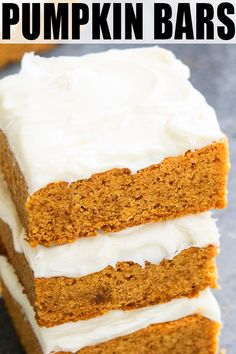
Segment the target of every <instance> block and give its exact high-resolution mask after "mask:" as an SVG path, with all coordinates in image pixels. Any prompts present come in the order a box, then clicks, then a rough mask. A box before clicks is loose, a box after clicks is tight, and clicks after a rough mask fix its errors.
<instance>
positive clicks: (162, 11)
mask: <svg viewBox="0 0 236 354" xmlns="http://www.w3.org/2000/svg"><path fill="white" fill-rule="evenodd" d="M171 17H172V8H171V6H170V5H169V4H166V3H155V4H154V38H155V39H170V38H171V37H172V32H173V25H172V22H171Z"/></svg>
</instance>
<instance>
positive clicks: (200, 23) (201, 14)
mask: <svg viewBox="0 0 236 354" xmlns="http://www.w3.org/2000/svg"><path fill="white" fill-rule="evenodd" d="M196 16H197V21H196V27H197V33H196V37H197V39H214V23H213V21H212V20H213V18H214V7H213V5H211V4H209V3H199V4H197V7H196ZM205 29H206V31H205ZM205 33H206V35H205Z"/></svg>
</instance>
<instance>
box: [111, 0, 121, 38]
mask: <svg viewBox="0 0 236 354" xmlns="http://www.w3.org/2000/svg"><path fill="white" fill-rule="evenodd" d="M113 39H121V3H114V4H113Z"/></svg>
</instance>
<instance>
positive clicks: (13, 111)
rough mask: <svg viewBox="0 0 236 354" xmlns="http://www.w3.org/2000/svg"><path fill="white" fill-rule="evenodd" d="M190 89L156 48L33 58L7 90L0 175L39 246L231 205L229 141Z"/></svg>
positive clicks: (0, 89)
mask: <svg viewBox="0 0 236 354" xmlns="http://www.w3.org/2000/svg"><path fill="white" fill-rule="evenodd" d="M188 78H189V70H188V68H187V67H186V66H184V65H183V64H182V63H181V62H180V61H178V60H177V59H176V58H175V57H174V55H173V54H172V53H170V52H169V51H166V50H164V49H160V48H156V47H151V48H145V49H129V50H125V51H118V50H111V51H107V52H103V53H99V54H89V55H86V56H83V57H79V58H77V57H59V58H40V57H38V56H34V55H33V54H28V55H26V56H25V57H24V59H23V62H22V68H21V71H20V72H19V73H18V74H16V75H12V76H9V77H6V78H4V79H3V80H1V82H0V97H1V107H0V109H1V120H0V129H1V131H2V132H1V136H0V151H1V152H0V165H1V168H2V171H3V174H4V176H5V179H6V181H7V183H8V185H9V188H10V190H11V193H12V196H13V199H14V202H15V203H16V206H17V210H18V213H19V215H20V218H21V221H22V224H23V226H24V227H25V229H26V233H27V239H28V241H29V242H30V244H31V245H32V246H37V245H38V244H42V245H53V244H63V243H68V242H72V241H75V240H76V239H78V238H79V237H85V236H95V235H96V234H97V231H98V230H103V231H105V232H114V231H119V230H122V229H125V228H127V227H132V226H138V225H141V224H145V223H149V222H160V221H163V220H167V219H174V218H176V217H180V216H185V215H188V214H195V213H199V212H204V211H207V210H209V209H217V208H219V209H221V208H224V207H225V206H226V195H225V188H226V176H227V171H228V148H227V140H226V137H225V136H224V134H223V133H222V132H221V130H220V128H219V126H218V123H217V119H216V116H215V112H214V110H213V109H212V108H211V107H210V106H209V105H208V104H207V103H206V101H205V99H204V97H203V96H202V95H201V94H200V93H199V92H198V91H197V90H196V89H194V88H193V87H192V85H191V84H190V82H189V80H188ZM32 85H33V86H32ZM13 97H14V99H12V98H13Z"/></svg>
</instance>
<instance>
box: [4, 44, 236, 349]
mask: <svg viewBox="0 0 236 354" xmlns="http://www.w3.org/2000/svg"><path fill="white" fill-rule="evenodd" d="M111 47H112V46H110V45H95V44H92V45H63V46H59V47H57V48H55V49H54V51H52V52H50V53H48V54H46V56H50V55H56V56H57V55H82V54H85V53H88V52H97V51H101V50H106V49H109V48H111ZM116 47H118V48H127V47H128V46H124V45H123V46H116ZM165 47H166V48H168V49H171V50H173V51H174V52H175V54H176V55H177V56H178V57H179V58H180V59H182V60H183V61H184V63H186V64H187V65H189V66H190V68H191V81H192V83H193V84H194V85H195V87H196V88H197V89H199V90H200V91H201V92H202V93H203V94H204V95H205V96H206V98H207V100H208V102H209V103H210V104H211V105H212V106H213V107H214V108H215V109H216V111H217V114H218V119H219V121H220V125H221V128H222V130H223V131H224V132H225V133H226V134H227V135H228V137H229V141H230V150H231V164H232V167H231V172H230V177H229V185H228V190H229V194H228V200H229V204H228V209H227V210H224V211H220V212H216V213H215V215H216V216H217V218H218V219H219V221H218V226H219V228H220V233H221V254H220V256H219V257H218V267H219V276H220V285H221V290H220V291H217V292H216V296H217V298H218V300H219V302H220V305H221V309H222V317H223V323H224V327H223V331H222V335H221V348H226V349H227V354H235V351H236V349H235V348H236V334H235V332H236V299H235V297H236V234H235V230H236V195H235V192H236V45H229V44H227V45H223V44H221V45H215V44H211V45H207V44H204V45H198V44H194V45H190V44H182V45H180V44H179V45H166V46H165ZM0 55H1V53H0ZM18 69H19V66H18V65H14V66H11V67H8V68H7V69H6V70H4V71H2V72H1V73H0V77H3V76H5V75H7V74H10V73H14V72H16V71H17V70H18ZM13 99H14V98H13ZM0 331H1V334H0V354H3V353H4V354H13V353H14V354H23V351H22V349H21V347H20V345H19V343H18V341H17V339H16V338H15V334H14V331H13V329H12V327H11V325H10V322H9V318H8V316H7V314H6V312H5V310H4V307H3V304H2V301H0ZM183 354H184V353H183Z"/></svg>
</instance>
